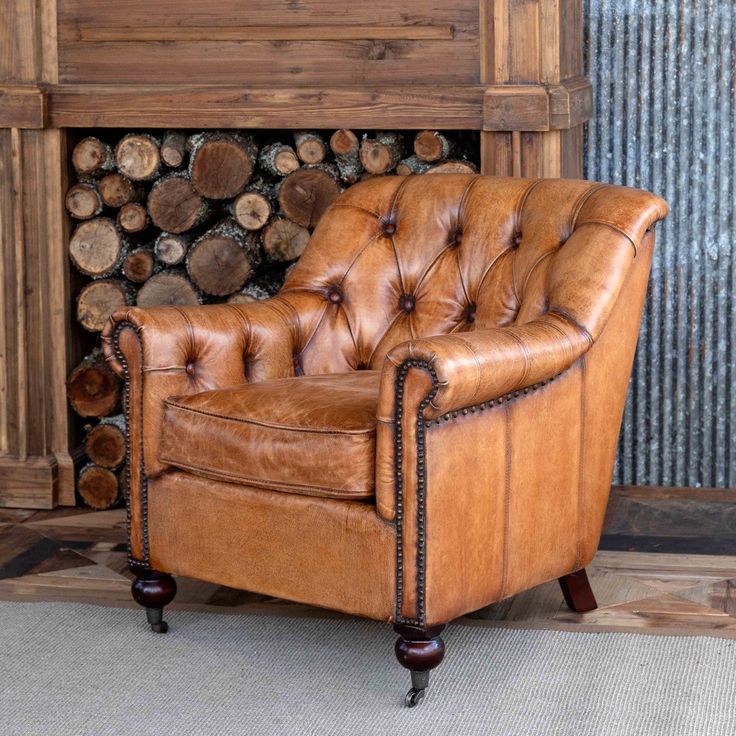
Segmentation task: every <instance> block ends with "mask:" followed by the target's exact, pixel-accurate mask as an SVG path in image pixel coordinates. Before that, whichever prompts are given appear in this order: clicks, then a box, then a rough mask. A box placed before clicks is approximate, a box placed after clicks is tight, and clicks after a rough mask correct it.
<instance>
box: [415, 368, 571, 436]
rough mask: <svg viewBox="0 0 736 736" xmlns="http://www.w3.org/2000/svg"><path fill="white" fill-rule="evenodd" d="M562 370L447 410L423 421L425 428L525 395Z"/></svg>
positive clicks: (559, 374)
mask: <svg viewBox="0 0 736 736" xmlns="http://www.w3.org/2000/svg"><path fill="white" fill-rule="evenodd" d="M562 373H564V371H562V372H561V373H558V374H557V375H555V376H552V378H547V379H545V380H544V381H539V383H535V384H532V385H531V386H527V387H526V388H522V389H519V390H518V391H511V392H509V393H507V394H503V395H502V396H499V397H498V398H497V399H491V400H489V401H482V402H481V403H480V404H473V405H472V406H466V407H465V408H464V409H458V410H457V411H450V412H447V414H443V415H442V416H439V417H437V418H436V419H433V420H431V421H429V422H427V421H425V422H424V427H425V429H430V428H431V427H432V426H437V425H439V424H443V423H444V422H449V421H450V420H451V419H457V417H458V415H459V414H461V415H462V416H467V415H468V414H475V412H477V411H485V410H486V409H492V408H493V407H494V406H498V405H500V404H504V403H506V402H508V401H512V400H513V399H517V398H519V396H522V395H523V396H526V395H527V394H530V393H533V392H534V391H537V390H539V389H540V388H542V387H543V386H546V385H547V384H550V383H552V381H554V380H555V379H556V378H559V377H560V376H561V375H562Z"/></svg>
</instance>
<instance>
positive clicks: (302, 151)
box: [294, 130, 327, 164]
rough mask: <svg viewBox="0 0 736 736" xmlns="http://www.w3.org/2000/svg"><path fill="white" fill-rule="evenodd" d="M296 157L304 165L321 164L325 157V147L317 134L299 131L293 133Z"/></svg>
mask: <svg viewBox="0 0 736 736" xmlns="http://www.w3.org/2000/svg"><path fill="white" fill-rule="evenodd" d="M294 143H295V147H296V155H297V156H299V158H300V159H301V160H302V161H303V162H304V163H305V164H321V163H322V162H323V161H324V160H325V156H326V155H327V145H326V144H325V142H324V140H323V138H322V136H321V135H319V134H318V133H315V132H313V131H308V130H300V131H297V132H296V133H294Z"/></svg>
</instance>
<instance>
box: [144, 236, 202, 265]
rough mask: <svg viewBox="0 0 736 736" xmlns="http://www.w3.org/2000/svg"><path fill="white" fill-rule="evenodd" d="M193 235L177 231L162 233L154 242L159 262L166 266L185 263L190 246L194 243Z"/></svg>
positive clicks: (154, 251)
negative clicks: (177, 232)
mask: <svg viewBox="0 0 736 736" xmlns="http://www.w3.org/2000/svg"><path fill="white" fill-rule="evenodd" d="M192 240H193V238H192V236H191V234H188V233H182V234H179V235H177V234H176V233H166V232H164V233H161V234H160V235H159V236H158V237H157V238H156V242H155V243H154V244H153V253H154V255H155V256H156V260H157V261H158V262H159V263H163V265H164V266H176V265H178V264H179V263H183V261H184V256H186V254H187V251H188V250H189V246H190V245H191V244H192Z"/></svg>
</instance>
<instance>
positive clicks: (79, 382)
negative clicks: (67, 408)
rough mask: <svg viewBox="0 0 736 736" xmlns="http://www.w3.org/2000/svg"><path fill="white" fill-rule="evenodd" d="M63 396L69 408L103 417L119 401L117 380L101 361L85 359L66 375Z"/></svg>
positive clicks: (85, 414) (96, 358)
mask: <svg viewBox="0 0 736 736" xmlns="http://www.w3.org/2000/svg"><path fill="white" fill-rule="evenodd" d="M66 386H67V396H68V397H69V403H70V404H71V406H72V409H74V411H76V412H77V414H79V415H80V416H83V417H104V416H106V415H107V414H110V413H111V412H112V411H113V410H114V409H115V408H116V407H117V406H118V402H119V400H120V381H119V379H118V377H117V376H116V375H115V374H114V373H113V371H112V369H111V368H110V367H108V365H107V364H106V363H105V361H104V360H103V359H101V358H98V357H93V358H86V359H85V360H83V361H82V362H81V363H80V364H79V365H78V366H77V367H76V368H75V369H74V370H73V371H72V372H71V373H70V374H69V380H68V381H67V384H66Z"/></svg>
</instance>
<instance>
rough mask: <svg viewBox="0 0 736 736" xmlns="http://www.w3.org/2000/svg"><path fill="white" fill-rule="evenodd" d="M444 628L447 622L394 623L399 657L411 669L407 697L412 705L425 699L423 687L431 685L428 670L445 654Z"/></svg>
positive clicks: (410, 705) (407, 700)
mask: <svg viewBox="0 0 736 736" xmlns="http://www.w3.org/2000/svg"><path fill="white" fill-rule="evenodd" d="M444 628H445V626H444V624H442V625H440V626H430V627H428V628H426V629H420V628H419V627H416V626H405V625H404V624H396V625H395V626H394V631H395V632H396V633H397V634H398V635H399V638H398V639H397V640H396V659H398V660H399V662H400V664H401V665H402V667H406V669H408V670H409V671H410V672H411V690H409V692H408V693H407V694H406V700H405V702H406V705H407V706H408V707H409V708H413V707H414V706H415V705H419V703H421V702H422V700H423V698H424V691H425V690H426V689H427V687H428V686H429V671H430V670H433V669H434V668H435V667H436V666H437V665H438V664H439V663H440V662H441V661H442V659H443V658H444V656H445V642H444V641H442V638H441V637H440V634H441V633H442V630H443V629H444Z"/></svg>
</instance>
